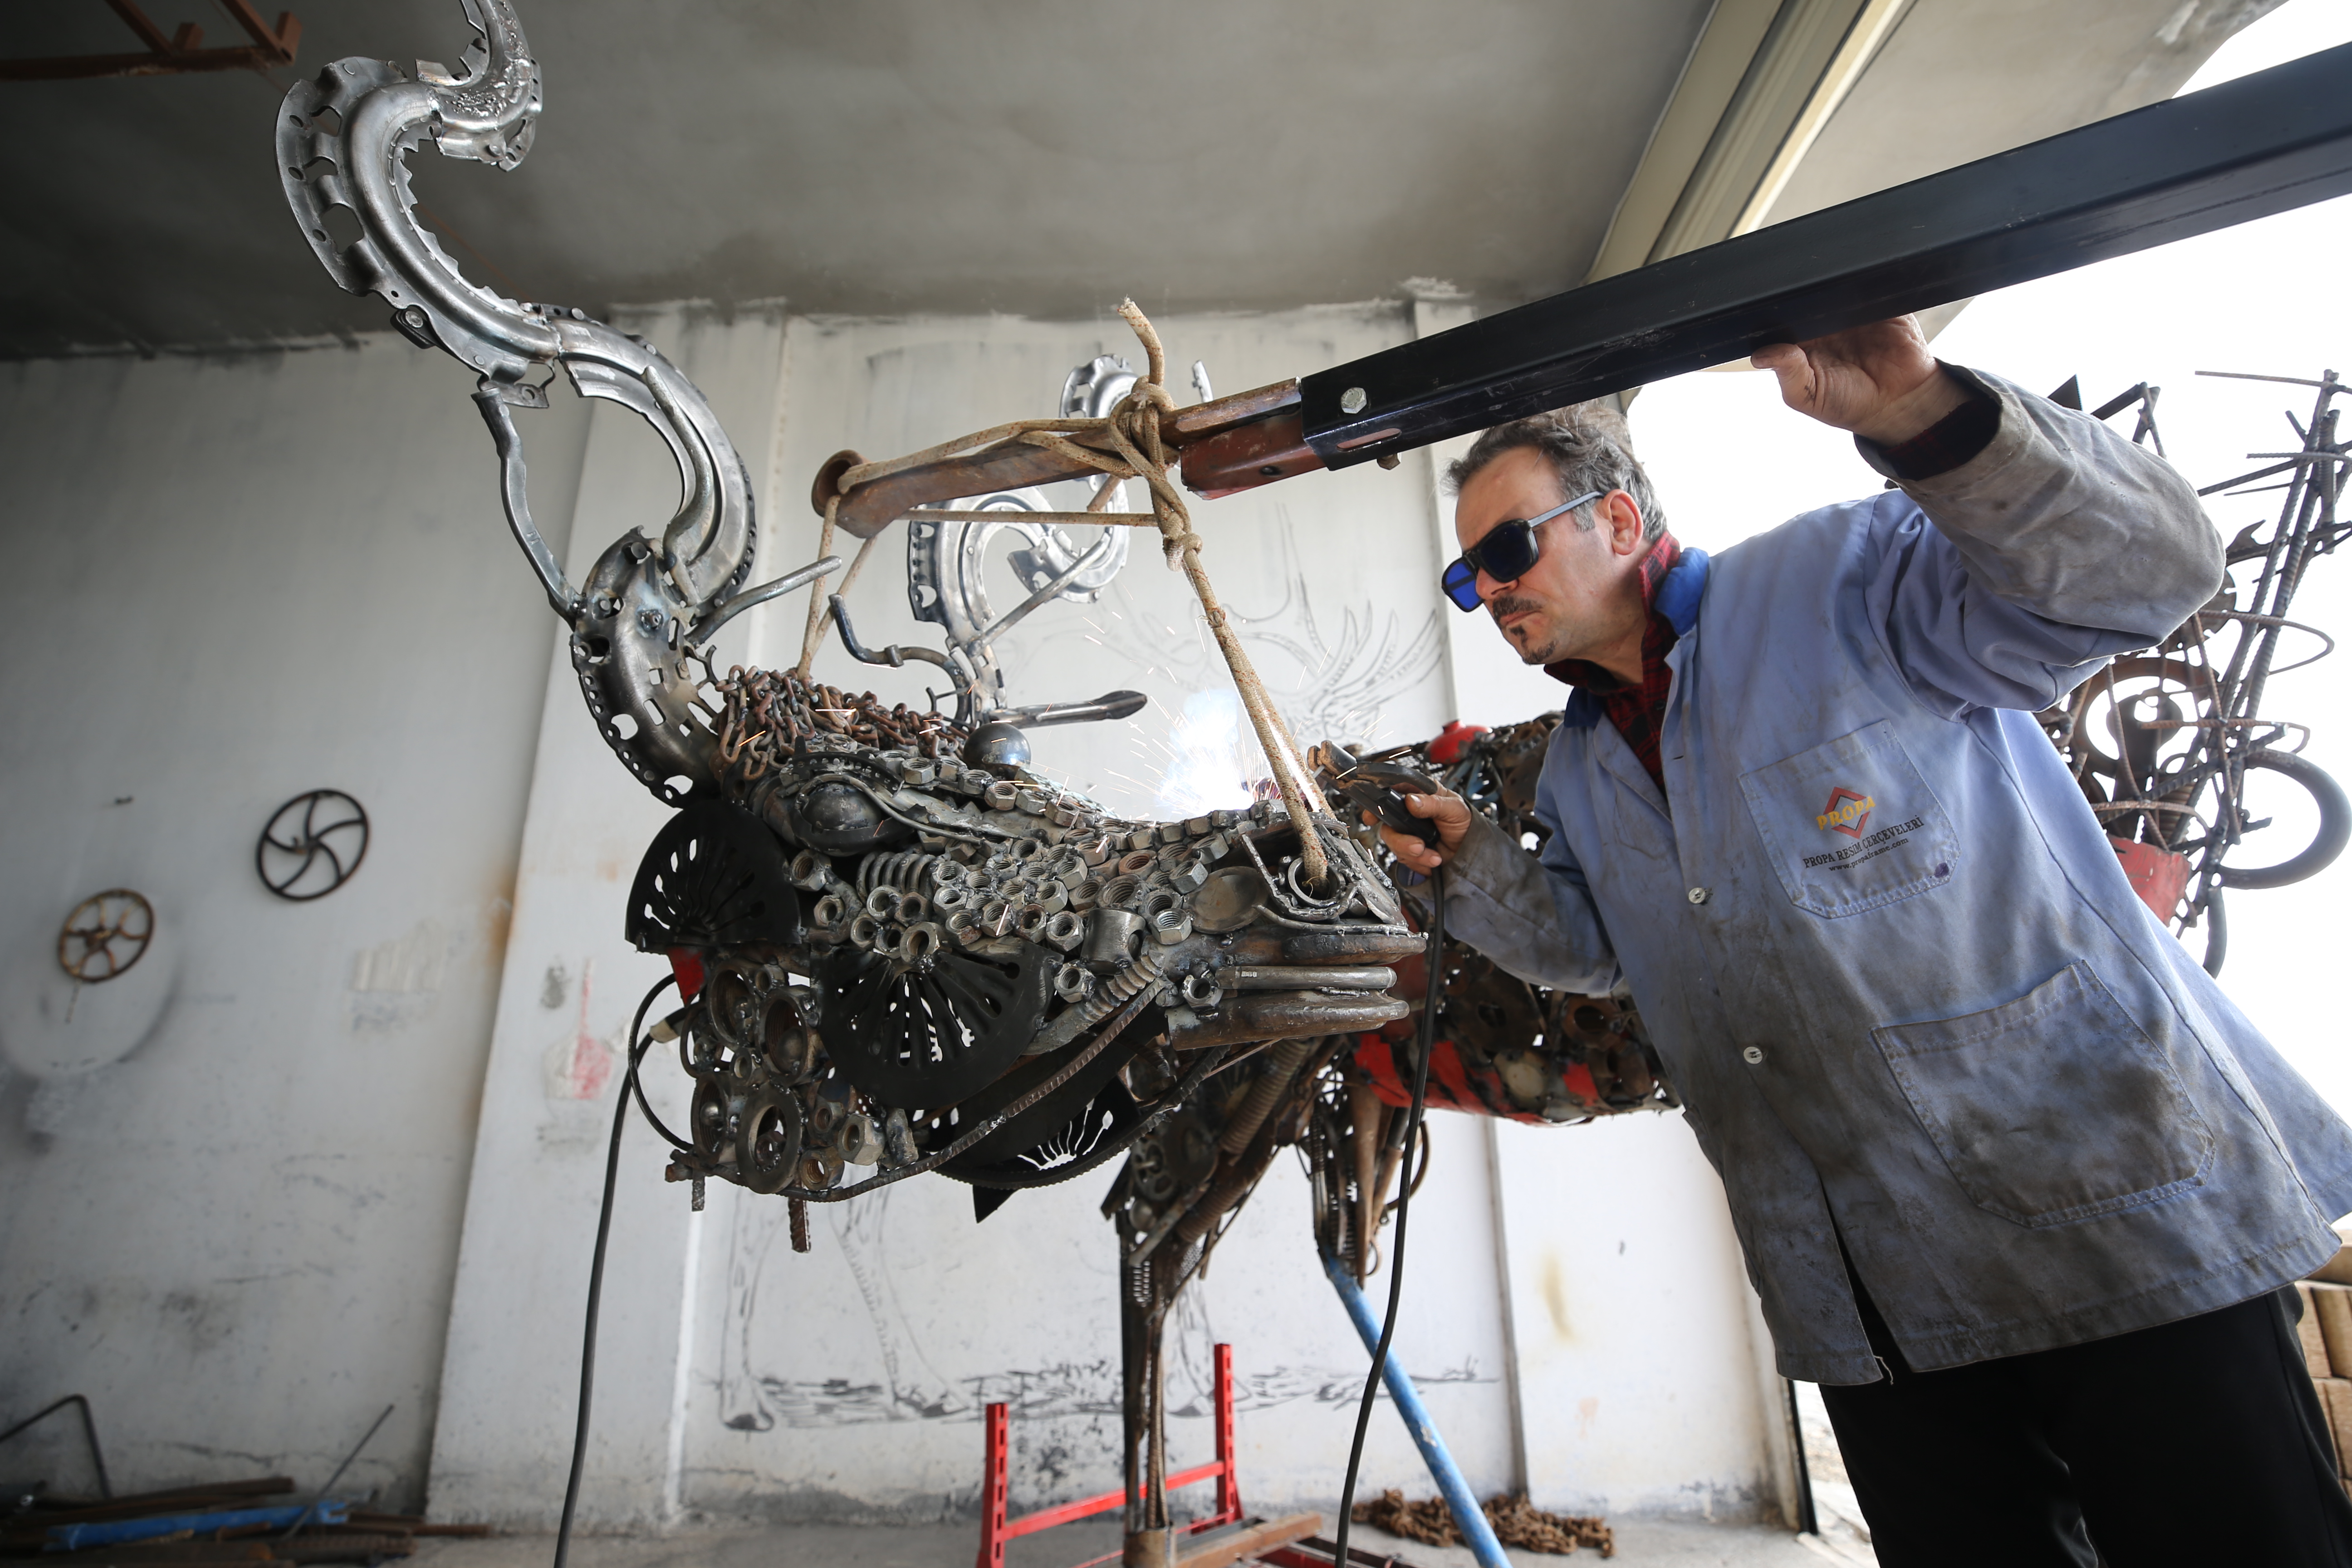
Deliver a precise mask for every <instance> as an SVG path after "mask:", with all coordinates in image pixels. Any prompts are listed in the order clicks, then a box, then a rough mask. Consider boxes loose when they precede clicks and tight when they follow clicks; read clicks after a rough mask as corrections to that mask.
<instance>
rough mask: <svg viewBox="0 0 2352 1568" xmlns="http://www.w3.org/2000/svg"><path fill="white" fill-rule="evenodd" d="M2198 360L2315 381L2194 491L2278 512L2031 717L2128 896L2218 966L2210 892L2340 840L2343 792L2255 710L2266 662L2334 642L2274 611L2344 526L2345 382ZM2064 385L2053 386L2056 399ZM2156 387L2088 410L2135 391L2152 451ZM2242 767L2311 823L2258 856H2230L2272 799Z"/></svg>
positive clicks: (2280, 870) (2318, 856) (2111, 412)
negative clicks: (2126, 643) (2166, 613)
mask: <svg viewBox="0 0 2352 1568" xmlns="http://www.w3.org/2000/svg"><path fill="white" fill-rule="evenodd" d="M2200 374H2217V375H2223V376H2226V377H2228V378H2229V379H2232V380H2248V381H2264V382H2277V383H2284V384H2289V385H2295V386H2308V387H2312V388H2315V392H2316V395H2315V398H2314V401H2313V404H2312V407H2311V411H2310V413H2309V415H2308V416H2306V417H2305V419H2302V420H2297V419H2296V418H2295V416H2294V415H2293V414H2291V413H2290V414H2289V415H2287V416H2286V419H2287V424H2288V426H2290V427H2291V428H2292V429H2293V430H2294V433H2295V436H2296V437H2297V441H2298V447H2297V449H2296V450H2294V451H2278V452H2255V453H2251V454H2249V456H2250V457H2252V458H2255V459H2257V460H2265V466H2263V467H2262V468H2257V469H2255V470H2253V471H2252V472H2251V473H2246V474H2241V475H2239V476H2237V477H2236V478H2234V479H2224V480H2222V481H2221V482H2220V483H2218V484H2212V485H2208V486H2206V487H2205V488H2204V489H2200V491H2199V492H2198V493H2199V494H2200V495H2227V496H2235V495H2251V494H2259V493H2263V492H2267V491H2275V492H2278V493H2279V495H2280V501H2279V506H2278V510H2277V511H2276V512H2275V514H2274V515H2273V517H2271V518H2269V519H2267V520H2264V521H2260V522H2255V523H2252V524H2250V525H2249V526H2247V527H2246V528H2245V529H2243V530H2242V531H2240V532H2239V533H2238V535H2237V536H2236V537H2235V538H2234V539H2233V540H2231V542H2230V545H2229V548H2228V552H2227V559H2228V563H2229V569H2230V577H2229V581H2228V583H2226V584H2224V586H2223V588H2222V591H2221V593H2220V594H2219V595H2216V596H2215V598H2214V599H2213V601H2212V603H2210V604H2209V605H2205V606H2204V607H2203V608H2202V609H2200V610H2199V611H2198V612H2197V614H2195V615H2194V616H2190V617H2189V620H2188V622H2187V623H2186V624H2185V625H2183V626H2181V627H2180V628H2179V630H2178V631H2176V632H2174V633H2173V634H2172V636H2170V637H2167V638H2166V639H2165V640H2164V641H2163V642H2162V643H2160V644H2158V646H2157V647H2153V648H2150V649H2148V650H2147V652H2145V653H2141V654H2136V655H2128V656H2126V657H2124V658H2117V659H2116V660H2114V661H2113V662H2112V663H2110V664H2109V665H2108V666H2107V667H2106V668H2105V669H2104V670H2102V671H2101V672H2100V673H2099V674H2097V675H2095V676H2094V677H2092V678H2091V679H2089V680H2087V681H2085V682H2084V684H2083V685H2082V686H2081V687H2079V688H2077V689H2076V690H2075V691H2074V695H2073V697H2072V698H2071V699H2070V700H2068V701H2067V702H2065V703H2063V704H2062V705H2061V706H2059V707H2057V708H2054V709H2052V710H2049V711H2047V712H2045V713H2044V714H2042V721H2043V724H2044V727H2045V728H2046V729H2047V730H2048V731H2049V732H2050V734H2051V738H2052V739H2053V741H2054V742H2056V743H2057V745H2058V747H2059V750H2060V751H2061V752H2063V754H2064V755H2065V757H2066V760H2067V763H2068V764H2069V765H2070V766H2071V767H2072V769H2073V770H2074V777H2075V779H2076V781H2077V783H2078V784H2080V785H2081V786H2082V789H2083V793H2084V796H2085V797H2086V798H2087V799H2088V800H2089V801H2090V803H2091V809H2092V810H2093V811H2094V812H2095V813H2097V814H2098V816H2099V817H2100V819H2101V821H2102V822H2103V823H2104V825H2105V827H2106V830H2107V835H2108V837H2109V840H2110V842H2112V843H2113V844H2114V846H2115V847H2116V855H2117V856H2118V857H2119V858H2121V859H2122V861H2123V864H2124V868H2125V870H2126V873H2127V874H2128V875H2129V876H2130V877H2131V879H2132V881H2133V885H2134V886H2135V887H2136V888H2137V889H2138V890H2139V893H2140V897H2141V898H2142V900H2144V901H2145V902H2147V905H2148V907H2149V908H2150V909H2152V910H2155V912H2156V914H2157V916H2158V919H2160V920H2163V921H2167V922H2168V923H2169V924H2171V925H2172V926H2173V927H2174V929H2175V930H2177V931H2181V932H2184V933H2185V932H2187V931H2194V930H2197V929H2198V928H2200V926H2201V927H2202V929H2203V931H2204V965H2205V968H2206V969H2207V970H2208V971H2209V972H2210V973H2215V974H2219V973H2221V964H2222V962H2223V960H2224V958H2225V957H2226V956H2227V954H2228V951H2229V927H2228V924H2227V917H2226V914H2225V912H2224V905H2223V902H2222V894H2223V891H2224V890H2225V889H2231V890H2248V891H2250V890H2253V889H2263V888H2283V887H2285V886H2287V885H2289V884H2290V883H2294V882H2300V881H2302V880H2304V879H2305V878H2307V877H2310V876H2313V875H2315V873H2317V872H2319V871H2321V870H2323V869H2325V868H2326V867H2327V866H2328V865H2329V864H2331V863H2332V862H2333V861H2334V860H2335V859H2336V857H2337V856H2338V855H2340V854H2342V853H2343V851H2344V847H2345V845H2346V843H2347V841H2352V801H2347V799H2346V797H2345V794H2344V790H2343V789H2342V787H2341V786H2340V785H2338V784H2336V781H2335V780H2334V779H2333V778H2331V777H2330V776H2329V775H2328V774H2327V773H2326V772H2325V771H2323V770H2322V769H2321V768H2320V767H2319V766H2318V765H2317V764H2315V763H2312V762H2310V761H2309V760H2307V759H2305V757H2303V756H2301V755H2299V754H2297V753H2299V752H2301V750H2302V748H2303V745H2304V743H2305V742H2306V741H2307V740H2308V739H2309V737H2310V731H2308V730H2307V729H2305V727H2304V726H2302V725H2298V724H2294V723H2290V722H2287V721H2284V720H2279V719H2273V718H2270V717H2267V716H2265V715H2264V714H2263V711H2262V707H2263V696H2264V693H2265V690H2266V689H2267V686H2268V683H2269V681H2270V678H2271V677H2272V676H2273V675H2276V674H2282V673H2284V672H2285V671H2286V670H2290V669H2296V668H2302V667H2303V666H2304V665H2306V664H2309V663H2312V662H2314V661H2315V660H2317V659H2319V658H2325V657H2326V655H2327V654H2328V653H2329V652H2330V651H2332V650H2333V648H2334V647H2335V642H2334V640H2333V639H2332V638H2330V637H2328V636H2327V635H2326V633H2325V632H2322V631H2321V630H2319V629H2318V628H2317V627H2315V626H2308V625H2305V624H2304V623H2302V622H2298V621H2294V620H2291V619H2289V618H2288V611H2289V609H2290V608H2291V606H2292V605H2293V604H2294V596H2295V593H2296V591H2297V590H2298V589H2299V588H2300V587H2301V586H2302V585H2303V582H2304V578H2305V574H2307V573H2308V572H2309V570H2310V568H2311V566H2312V563H2314V562H2315V561H2316V560H2317V559H2318V558H2319V557H2321V556H2324V555H2329V554H2333V553H2334V552H2335V550H2336V545H2337V544H2338V543H2339V542H2342V541H2343V540H2344V539H2345V537H2346V536H2347V534H2352V522H2347V521H2343V520H2341V519H2339V518H2338V516H2337V514H2336V503H2337V500H2339V499H2340V497H2341V495H2342V493H2343V489H2344V483H2345V468H2346V465H2347V463H2352V450H2347V442H2346V441H2345V440H2344V439H2341V438H2339V437H2338V435H2337V421H2338V416H2339V415H2340V413H2341V410H2340V409H2339V408H2338V407H2337V405H2336V399H2337V397H2338V396H2339V395H2342V394H2343V393H2344V392H2345V391H2347V384H2345V383H2344V382H2342V381H2339V380H2338V379H2337V378H2336V373H2335V372H2333V371H2329V372H2327V373H2326V374H2325V375H2324V376H2323V377H2322V379H2320V380H2317V381H2310V380H2303V379H2298V378H2296V377H2292V376H2269V375H2253V376H2248V375H2238V374H2234V373H2229V372H2204V373H2200ZM2072 386H2073V384H2072V383H2069V384H2068V387H2067V388H2062V389H2061V396H2062V401H2063V400H2064V399H2063V394H2064V393H2065V392H2066V391H2068V390H2069V389H2071V388H2072ZM2156 390H2157V389H2156V388H2153V387H2150V386H2147V385H2146V384H2142V385H2139V386H2136V387H2133V388H2132V389H2131V390H2130V391H2128V392H2126V393H2124V394H2123V395H2120V396H2118V397H2116V398H2115V399H2113V400H2111V401H2110V402H2109V403H2107V404H2106V405H2104V406H2103V407H2100V408H2098V409H2095V410H2093V411H2092V412H2093V414H2094V416H2095V417H2099V418H2108V417H2112V416H2115V415H2117V414H2120V413H2123V412H2124V411H2126V409H2129V408H2132V407H2134V406H2135V405H2137V409H2138V418H2137V426H2136V428H2135V430H2134V432H2133V439H2134V440H2135V441H2137V440H2139V439H2142V438H2146V439H2148V440H2150V441H2152V442H2154V443H2155V445H2156V447H2157V450H2158V452H2159V453H2160V452H2162V451H2163V440H2162V437H2160V436H2159V435H2158V432H2157V429H2156V422H2155V402H2156ZM2077 405H2078V406H2079V403H2078V404H2077ZM2264 481H2274V482H2270V483H2265V482H2264ZM2240 595H2243V596H2244V602H2243V603H2242V604H2241V603H2240ZM2290 634H2293V635H2295V636H2297V637H2309V638H2313V639H2315V640H2316V643H2317V645H2318V646H2317V648H2316V651H2305V650H2301V649H2296V648H2294V647H2290V648H2289V652H2290V654H2294V653H2300V654H2301V657H2300V658H2294V660H2293V662H2290V663H2287V664H2284V665H2282V664H2278V663H2276V662H2275V660H2276V658H2277V656H2278V653H2279V649H2280V645H2281V642H2282V641H2283V639H2284V638H2285V637H2287V636H2288V635H2290ZM2290 742H2291V743H2290ZM2258 775H2269V776H2270V777H2271V778H2272V779H2274V780H2278V781H2284V783H2286V784H2292V785H2294V787H2295V788H2297V789H2299V790H2300V791H2302V792H2303V793H2304V794H2305V795H2307V796H2308V797H2309V801H2310V805H2311V808H2312V815H2313V816H2314V818H2315V824H2314V826H2313V829H2312V836H2311V837H2310V839H2309V840H2308V842H2306V843H2305V844H2304V845H2303V847H2300V848H2299V849H2297V850H2295V851H2294V853H2293V854H2290V855H2287V856H2285V857H2284V858H2280V859H2276V860H2273V861H2272V862H2271V863H2270V864H2267V865H2259V866H2249V865H2242V864H2233V863H2232V862H2233V861H2235V860H2236V858H2237V857H2238V852H2239V850H2240V847H2241V846H2242V845H2243V844H2244V843H2245V842H2246V840H2247V838H2248V837H2249V836H2250V835H2254V834H2258V833H2261V832H2263V830H2264V829H2266V828H2269V827H2271V826H2273V825H2274V824H2275V823H2276V821H2277V817H2276V815H2275V813H2273V815H2270V816H2255V815H2254V812H2255V809H2256V807H2255V806H2254V805H2252V804H2251V802H2250V797H2249V789H2248V785H2249V782H2250V780H2252V779H2253V778H2255V777H2256V776H2258Z"/></svg>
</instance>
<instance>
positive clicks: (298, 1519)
mask: <svg viewBox="0 0 2352 1568" xmlns="http://www.w3.org/2000/svg"><path fill="white" fill-rule="evenodd" d="M623 1103H624V1104H625V1103H626V1102H625V1101H624V1102H623ZM397 1408H399V1407H398V1406H397V1405H385V1406H384V1407H383V1415H378V1416H377V1417H376V1418H375V1419H374V1420H373V1421H371V1422H369V1423H368V1429H367V1430H366V1431H364V1432H362V1433H361V1434H360V1440H359V1441H358V1442H356V1443H354V1444H352V1451H351V1452H350V1453H348V1454H345V1455H344V1456H343V1462H342V1463H341V1464H340V1465H337V1466H336V1467H335V1473H334V1474H333V1475H331V1476H329V1477H328V1478H327V1484H326V1485H325V1486H323V1487H320V1489H319V1495H318V1496H317V1497H314V1498H312V1499H311V1500H310V1501H309V1502H307V1503H305V1504H304V1505H303V1506H302V1511H301V1512H300V1513H299V1514H296V1515H295V1516H294V1522H293V1523H291V1524H289V1525H288V1526H287V1527H286V1533H285V1534H284V1535H281V1536H279V1537H278V1539H279V1540H280V1541H291V1540H293V1539H294V1537H295V1535H296V1534H297V1533H299V1531H301V1528H302V1527H303V1526H304V1525H306V1524H308V1523H310V1516H311V1515H312V1514H314V1513H316V1512H318V1511H319V1509H320V1505H321V1504H323V1503H325V1502H326V1501H327V1494H328V1493H330V1492H331V1491H333V1490H334V1489H335V1483H336V1482H337V1481H340V1480H341V1479H343V1472H344V1471H345V1470H348V1469H350V1468H352V1460H353V1459H356V1458H359V1457H360V1450H361V1449H362V1448H364V1447H367V1446H368V1439H369V1438H371V1437H373V1436H375V1435H376V1429H377V1428H378V1427H380V1426H383V1424H384V1423H385V1422H387V1421H389V1420H391V1419H392V1413H393V1412H394V1410H395V1409H397Z"/></svg>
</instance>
